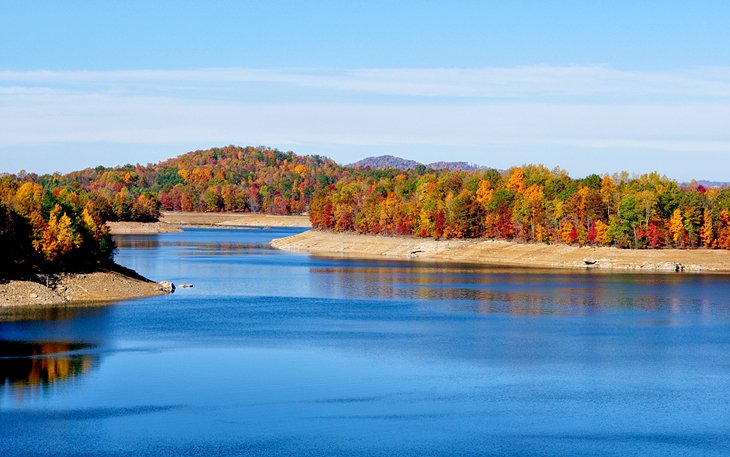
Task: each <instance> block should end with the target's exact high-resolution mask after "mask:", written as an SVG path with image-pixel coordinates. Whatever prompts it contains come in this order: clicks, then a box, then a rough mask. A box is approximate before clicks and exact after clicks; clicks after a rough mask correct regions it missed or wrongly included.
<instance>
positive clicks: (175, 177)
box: [15, 146, 345, 222]
mask: <svg viewBox="0 0 730 457" xmlns="http://www.w3.org/2000/svg"><path fill="white" fill-rule="evenodd" d="M344 171H345V169H344V168H343V167H341V166H339V165H337V164H336V163H335V162H334V161H332V160H330V159H327V158H323V157H319V156H297V155H295V154H293V153H291V152H288V153H283V152H281V151H278V150H276V149H269V148H263V147H246V148H242V147H234V146H228V147H224V148H213V149H208V150H202V151H194V152H190V153H187V154H183V155H181V156H179V157H176V158H174V159H170V160H166V161H164V162H160V163H158V164H154V165H152V164H148V165H146V166H143V165H139V164H138V165H126V166H123V167H115V168H106V167H97V168H87V169H85V170H81V171H77V172H73V173H69V174H67V175H59V174H54V175H44V176H37V175H34V174H22V175H21V176H17V177H15V178H17V179H18V180H19V181H22V182H32V183H36V184H38V185H40V186H41V188H42V189H43V190H44V191H49V192H51V193H53V194H54V195H59V194H60V193H62V192H69V191H70V192H85V193H87V194H88V195H89V198H90V199H91V200H93V202H94V205H95V210H96V211H97V212H98V213H99V214H100V215H101V217H102V218H103V219H104V220H110V221H118V220H122V221H140V222H147V221H154V220H157V218H158V217H159V214H160V210H161V209H162V210H171V211H251V212H263V213H271V214H297V213H302V212H305V211H306V210H307V207H308V206H309V202H310V199H311V197H312V195H313V194H314V192H315V191H316V190H318V189H322V188H324V187H325V186H327V185H329V184H332V183H334V182H336V181H337V179H338V178H339V177H340V176H341V175H342V174H343V173H344Z"/></svg>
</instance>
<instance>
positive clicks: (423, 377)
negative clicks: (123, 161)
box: [0, 229, 730, 456]
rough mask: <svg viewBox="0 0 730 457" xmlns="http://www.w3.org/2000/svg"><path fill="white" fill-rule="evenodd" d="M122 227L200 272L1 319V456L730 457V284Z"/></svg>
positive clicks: (137, 244)
mask: <svg viewBox="0 0 730 457" xmlns="http://www.w3.org/2000/svg"><path fill="white" fill-rule="evenodd" d="M296 232H297V230H294V229H273V230H188V231H185V232H183V233H173V234H162V235H145V236H124V237H119V238H118V239H117V240H118V245H119V253H118V256H117V260H118V261H119V262H120V263H122V264H124V265H126V266H128V267H131V268H133V269H135V270H137V271H138V272H140V273H142V274H143V275H146V276H148V277H151V278H154V279H157V280H161V279H168V280H172V281H174V282H175V283H176V284H181V283H191V284H193V285H194V287H193V288H190V289H178V291H177V292H176V293H175V294H173V295H169V296H162V297H150V298H144V299H139V300H133V301H127V302H124V303H120V304H117V305H114V306H109V307H102V308H76V309H74V308H62V309H52V310H49V309H45V310H42V311H39V312H36V313H35V314H30V315H27V314H26V315H24V314H21V315H17V314H15V315H10V316H7V315H6V316H5V320H6V322H0V454H1V455H41V454H42V455H48V454H51V455H596V454H600V455H622V456H623V455H639V454H641V455H676V456H686V455H690V456H691V455H698V456H699V455H718V456H719V455H728V454H729V453H730V425H729V424H730V331H729V330H730V298H728V297H730V293H729V292H730V280H729V279H728V278H727V277H726V276H722V275H690V274H657V275H651V274H643V275H631V274H596V273H595V272H590V273H585V272H556V271H539V270H520V269H505V268H502V267H500V268H488V267H473V266H471V267H470V266H455V265H437V264H409V263H403V262H378V261H360V260H346V259H327V258H315V257H310V256H308V255H302V254H296V253H287V252H283V251H277V250H273V249H271V248H269V247H268V241H269V240H270V239H271V238H276V237H280V236H286V235H289V234H293V233H296Z"/></svg>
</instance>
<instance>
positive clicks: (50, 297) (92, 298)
mask: <svg viewBox="0 0 730 457" xmlns="http://www.w3.org/2000/svg"><path fill="white" fill-rule="evenodd" d="M165 293H166V292H165V291H163V290H162V289H161V287H160V284H157V283H155V282H151V281H149V280H145V279H144V278H141V277H135V276H133V275H130V274H125V273H123V272H120V271H111V270H105V271H98V272H93V273H60V274H55V275H43V276H40V275H39V277H38V278H36V280H34V281H30V280H10V281H7V282H3V283H0V307H8V306H9V307H14V306H37V305H61V304H74V303H87V302H105V301H117V300H126V299H130V298H139V297H149V296H153V295H162V294H165Z"/></svg>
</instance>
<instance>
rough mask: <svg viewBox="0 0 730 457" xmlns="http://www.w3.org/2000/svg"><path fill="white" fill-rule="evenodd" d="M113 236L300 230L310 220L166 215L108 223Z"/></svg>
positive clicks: (249, 215)
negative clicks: (195, 230)
mask: <svg viewBox="0 0 730 457" xmlns="http://www.w3.org/2000/svg"><path fill="white" fill-rule="evenodd" d="M107 225H108V226H109V228H110V230H111V233H112V235H145V234H154V233H171V232H179V231H181V229H182V228H190V227H194V228H237V227H303V228H309V227H311V226H312V224H311V223H310V222H309V216H305V215H291V216H278V215H273V214H260V213H192V212H177V211H165V212H163V213H162V216H161V217H160V220H159V222H108V223H107Z"/></svg>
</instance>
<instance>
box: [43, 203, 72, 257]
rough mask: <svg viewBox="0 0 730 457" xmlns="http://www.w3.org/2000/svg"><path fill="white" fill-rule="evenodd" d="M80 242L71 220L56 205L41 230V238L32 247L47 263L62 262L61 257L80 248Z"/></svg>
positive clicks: (59, 206)
mask: <svg viewBox="0 0 730 457" xmlns="http://www.w3.org/2000/svg"><path fill="white" fill-rule="evenodd" d="M81 242H82V238H81V236H79V234H77V233H76V232H75V231H74V229H73V226H72V224H71V218H69V217H68V215H67V214H66V213H65V212H63V209H62V208H61V205H59V204H56V206H55V207H54V208H53V210H52V211H51V215H50V218H49V219H48V224H46V227H45V229H44V230H43V235H42V238H41V239H40V240H36V241H34V242H33V247H34V248H35V249H36V251H38V252H39V253H40V254H42V255H43V257H44V258H45V259H46V260H47V261H48V262H57V261H60V260H63V256H65V255H66V254H68V253H70V252H71V251H72V250H73V249H74V248H78V247H80V246H81Z"/></svg>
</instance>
